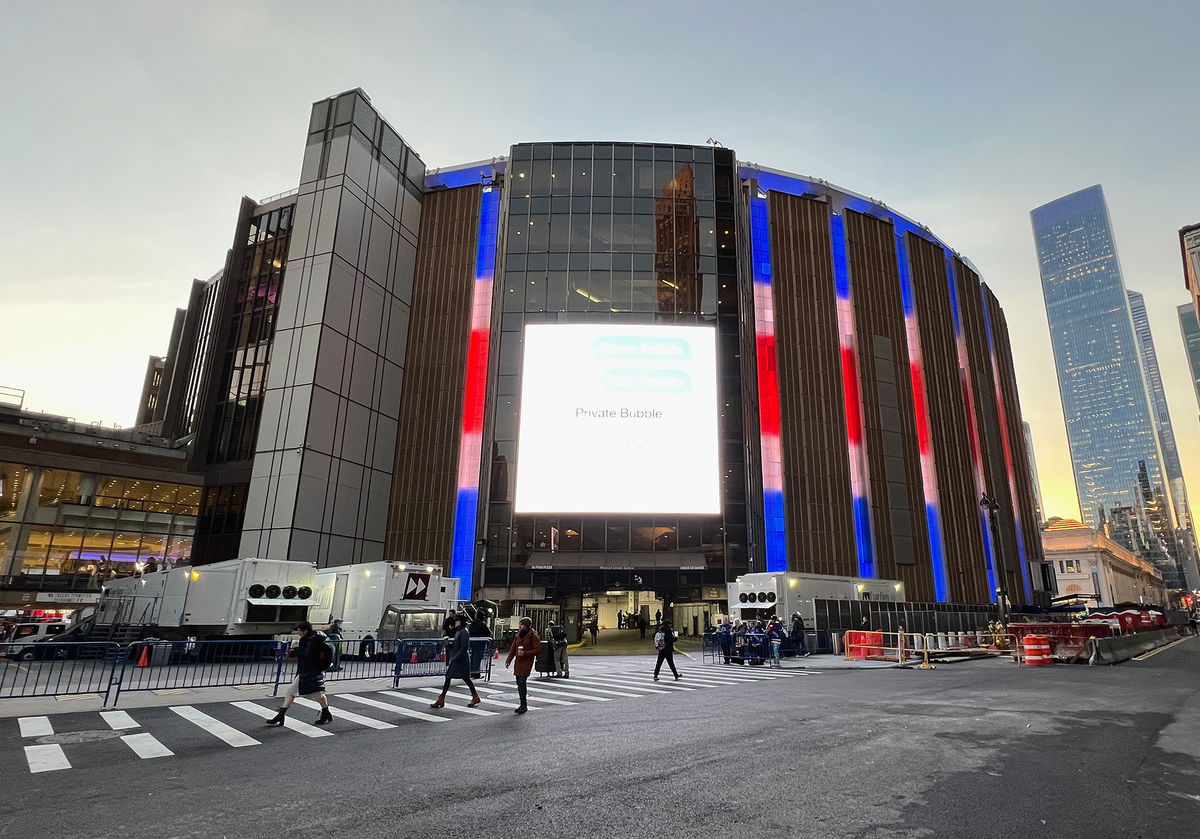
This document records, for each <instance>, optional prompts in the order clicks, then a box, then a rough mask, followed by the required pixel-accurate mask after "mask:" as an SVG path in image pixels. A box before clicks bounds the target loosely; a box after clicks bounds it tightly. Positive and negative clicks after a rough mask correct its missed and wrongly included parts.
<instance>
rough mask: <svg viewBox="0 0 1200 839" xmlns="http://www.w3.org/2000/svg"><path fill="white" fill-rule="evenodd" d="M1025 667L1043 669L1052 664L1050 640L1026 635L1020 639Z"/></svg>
mask: <svg viewBox="0 0 1200 839" xmlns="http://www.w3.org/2000/svg"><path fill="white" fill-rule="evenodd" d="M1021 646H1022V647H1023V648H1024V650H1025V664H1026V666H1027V667H1044V666H1045V665H1047V664H1053V663H1054V656H1052V655H1051V654H1050V639H1049V638H1048V637H1047V636H1045V635H1026V636H1025V637H1024V638H1022V639H1021Z"/></svg>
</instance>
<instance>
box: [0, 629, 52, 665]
mask: <svg viewBox="0 0 1200 839" xmlns="http://www.w3.org/2000/svg"><path fill="white" fill-rule="evenodd" d="M66 631H67V625H66V624H65V623H60V622H52V623H19V624H17V625H16V626H14V627H13V631H12V632H11V633H10V634H9V636H8V640H7V641H5V642H4V643H3V644H0V658H7V659H9V660H11V661H34V660H35V659H44V658H66V657H67V654H66V650H65V649H64V648H62V647H54V646H52V644H53V642H54V641H55V640H56V639H57V638H58V637H59V636H61V635H62V634H63V633H64V632H66ZM35 644H37V645H38V646H34V645H35ZM42 644H50V645H51V646H41V645H42Z"/></svg>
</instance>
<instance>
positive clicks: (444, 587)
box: [309, 562, 458, 641]
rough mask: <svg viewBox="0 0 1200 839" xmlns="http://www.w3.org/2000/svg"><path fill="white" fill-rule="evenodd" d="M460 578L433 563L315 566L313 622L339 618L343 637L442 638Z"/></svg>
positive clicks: (355, 638)
mask: <svg viewBox="0 0 1200 839" xmlns="http://www.w3.org/2000/svg"><path fill="white" fill-rule="evenodd" d="M457 592H458V580H457V579H456V578H454V577H443V576H442V575H441V573H440V571H439V570H438V568H437V566H434V565H411V564H408V563H403V562H366V563H362V564H360V565H341V566H335V567H331V568H322V569H320V570H319V571H317V575H316V585H315V587H314V591H313V601H314V602H315V603H316V605H315V606H314V607H313V608H312V610H311V611H310V613H309V620H311V621H312V622H313V623H314V624H318V625H324V624H327V623H329V622H331V621H332V620H334V619H335V618H340V619H341V621H342V638H343V639H345V640H346V641H360V640H362V639H363V638H365V637H366V636H367V635H370V636H372V637H374V638H378V639H381V640H383V639H394V638H440V637H441V634H442V620H443V619H444V618H445V616H446V611H447V610H448V609H450V608H451V607H452V606H457V605H458V601H457V600H456V599H455V597H454V594H455V593H457Z"/></svg>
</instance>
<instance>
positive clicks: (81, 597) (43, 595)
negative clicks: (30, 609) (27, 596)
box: [37, 591, 100, 603]
mask: <svg viewBox="0 0 1200 839" xmlns="http://www.w3.org/2000/svg"><path fill="white" fill-rule="evenodd" d="M37 602H38V603H99V602H100V593H99V592H96V593H95V594H92V593H64V594H55V593H54V592H51V591H39V592H38V595H37Z"/></svg>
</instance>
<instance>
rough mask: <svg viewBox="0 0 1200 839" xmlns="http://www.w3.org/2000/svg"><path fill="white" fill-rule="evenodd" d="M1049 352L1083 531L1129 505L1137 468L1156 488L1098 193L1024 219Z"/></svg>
mask: <svg viewBox="0 0 1200 839" xmlns="http://www.w3.org/2000/svg"><path fill="white" fill-rule="evenodd" d="M1031 217H1032V220H1033V233H1034V239H1035V241H1036V245H1037V253H1038V263H1039V269H1040V271H1041V277H1042V293H1043V295H1044V297H1045V300H1046V315H1047V318H1048V320H1049V323H1050V343H1051V346H1052V347H1053V350H1054V361H1055V365H1056V367H1057V370H1058V388H1059V394H1060V395H1061V397H1062V406H1063V415H1064V418H1065V420H1066V426H1067V442H1068V444H1069V446H1070V450H1071V461H1072V465H1073V467H1074V472H1075V487H1076V491H1077V492H1078V495H1079V509H1080V513H1081V514H1082V516H1083V521H1084V523H1085V524H1086V525H1087V526H1088V527H1093V528H1095V527H1098V526H1099V523H1100V519H1101V515H1102V511H1103V510H1110V509H1112V508H1114V507H1120V506H1131V505H1133V504H1135V503H1137V500H1138V495H1139V492H1138V465H1139V464H1140V463H1145V464H1146V470H1147V473H1148V475H1149V479H1150V482H1151V484H1152V486H1153V487H1155V488H1162V487H1164V486H1165V484H1166V474H1165V471H1164V469H1163V461H1162V455H1161V452H1160V449H1159V444H1158V435H1157V433H1156V429H1155V424H1154V413H1153V409H1152V407H1151V402H1150V397H1149V391H1148V389H1147V387H1146V380H1145V376H1144V373H1143V370H1142V364H1141V348H1140V346H1139V343H1138V341H1137V337H1136V335H1135V334H1134V328H1133V318H1132V315H1131V314H1130V310H1129V302H1128V298H1127V296H1126V291H1125V283H1124V281H1123V280H1122V278H1121V267H1120V264H1119V263H1118V261H1117V247H1116V240H1115V238H1114V236H1113V231H1112V225H1111V223H1110V221H1109V216H1108V206H1107V205H1106V203H1105V201H1104V193H1103V191H1102V190H1101V188H1100V187H1099V186H1093V187H1089V188H1087V189H1083V190H1080V191H1079V192H1075V193H1072V194H1071V195H1067V196H1065V197H1063V198H1059V199H1057V200H1055V201H1051V202H1050V203H1049V204H1045V205H1043V206H1041V207H1038V208H1037V209H1036V210H1034V211H1033V212H1032V213H1031Z"/></svg>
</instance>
